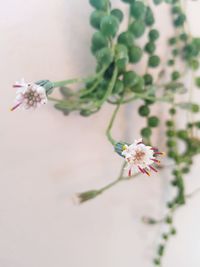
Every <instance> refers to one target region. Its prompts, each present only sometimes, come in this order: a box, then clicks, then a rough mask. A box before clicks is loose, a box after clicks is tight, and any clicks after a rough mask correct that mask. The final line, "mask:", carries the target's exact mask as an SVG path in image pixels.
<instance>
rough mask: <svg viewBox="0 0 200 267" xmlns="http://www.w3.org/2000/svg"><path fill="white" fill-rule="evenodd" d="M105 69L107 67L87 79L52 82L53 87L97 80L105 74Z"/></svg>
mask: <svg viewBox="0 0 200 267" xmlns="http://www.w3.org/2000/svg"><path fill="white" fill-rule="evenodd" d="M106 69H107V66H106V68H103V69H102V70H101V71H100V72H98V73H96V74H94V75H90V76H88V77H84V78H75V79H70V80H63V81H58V82H53V87H54V88H56V87H62V86H65V85H67V84H73V83H83V82H88V81H90V80H91V79H95V78H98V77H99V76H101V75H102V74H103V73H104V72H105V70H106Z"/></svg>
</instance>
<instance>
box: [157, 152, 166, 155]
mask: <svg viewBox="0 0 200 267" xmlns="http://www.w3.org/2000/svg"><path fill="white" fill-rule="evenodd" d="M154 154H155V155H165V153H164V152H155V153H154Z"/></svg>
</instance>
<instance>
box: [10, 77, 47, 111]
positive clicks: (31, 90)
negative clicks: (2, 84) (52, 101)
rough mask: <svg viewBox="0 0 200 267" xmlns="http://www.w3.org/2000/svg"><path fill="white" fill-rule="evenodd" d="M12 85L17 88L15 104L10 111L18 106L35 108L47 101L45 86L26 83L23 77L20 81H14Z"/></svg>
mask: <svg viewBox="0 0 200 267" xmlns="http://www.w3.org/2000/svg"><path fill="white" fill-rule="evenodd" d="M13 87H14V88H18V90H17V92H16V99H15V105H14V106H13V107H12V108H11V111H13V110H15V109H16V108H18V107H22V108H24V109H29V108H34V109H35V108H37V107H38V106H40V105H42V104H46V103H47V96H46V91H45V88H44V87H42V86H40V85H37V84H35V83H26V82H25V81H24V79H22V80H21V81H20V82H16V83H15V84H14V85H13Z"/></svg>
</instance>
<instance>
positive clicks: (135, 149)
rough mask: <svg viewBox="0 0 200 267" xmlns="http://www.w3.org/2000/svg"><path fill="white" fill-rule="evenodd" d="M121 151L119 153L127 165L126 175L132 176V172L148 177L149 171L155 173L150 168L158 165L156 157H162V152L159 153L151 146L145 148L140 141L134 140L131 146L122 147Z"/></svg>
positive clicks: (153, 169) (152, 168)
mask: <svg viewBox="0 0 200 267" xmlns="http://www.w3.org/2000/svg"><path fill="white" fill-rule="evenodd" d="M122 149H123V151H122V152H121V154H122V156H124V157H125V160H126V161H127V164H128V169H129V172H128V175H129V176H131V175H132V171H134V172H138V171H140V172H141V173H143V174H147V175H148V176H150V171H151V170H152V171H154V172H157V170H156V169H155V168H154V167H153V166H152V165H153V164H155V163H156V164H159V163H160V161H159V160H157V158H156V156H158V155H163V153H162V152H159V151H158V149H157V148H153V147H151V146H146V145H145V144H144V143H143V142H142V139H139V140H135V141H134V143H133V144H131V145H126V144H125V145H124V146H123V148H122Z"/></svg>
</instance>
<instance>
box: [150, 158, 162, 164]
mask: <svg viewBox="0 0 200 267" xmlns="http://www.w3.org/2000/svg"><path fill="white" fill-rule="evenodd" d="M151 160H152V161H154V162H156V163H157V164H160V160H157V159H151Z"/></svg>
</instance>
